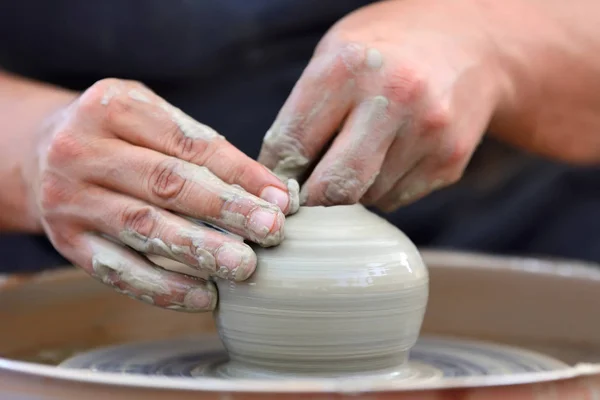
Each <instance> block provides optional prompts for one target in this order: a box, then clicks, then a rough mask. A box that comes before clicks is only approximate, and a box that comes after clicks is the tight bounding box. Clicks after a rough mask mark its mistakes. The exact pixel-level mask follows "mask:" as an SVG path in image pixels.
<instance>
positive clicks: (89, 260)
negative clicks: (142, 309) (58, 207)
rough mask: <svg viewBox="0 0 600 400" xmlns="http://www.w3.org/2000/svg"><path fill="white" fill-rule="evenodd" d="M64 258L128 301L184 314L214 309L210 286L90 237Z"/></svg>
mask: <svg viewBox="0 0 600 400" xmlns="http://www.w3.org/2000/svg"><path fill="white" fill-rule="evenodd" d="M63 255H64V256H65V257H66V258H68V259H69V260H71V261H72V262H73V263H75V264H77V265H78V266H80V267H82V268H83V269H84V270H85V271H86V272H87V273H88V274H90V275H91V276H92V277H94V278H95V279H97V280H99V281H101V282H103V283H104V284H106V285H108V286H110V287H112V288H114V289H116V290H117V291H119V292H120V293H123V294H125V295H127V296H129V297H132V298H134V299H137V300H141V301H143V302H146V303H149V304H153V305H155V306H158V307H162V308H167V309H171V310H178V311H185V312H204V311H212V310H214V309H215V306H216V303H217V290H216V288H215V286H214V284H213V283H211V282H207V281H205V280H202V279H197V278H192V277H190V276H187V275H183V274H179V273H175V272H171V271H167V270H164V269H162V268H160V267H158V266H157V265H155V264H153V263H151V262H150V261H149V260H148V259H146V258H145V257H143V256H141V255H139V254H137V253H135V251H133V250H130V249H127V248H125V247H123V246H120V245H118V244H116V243H114V242H112V241H110V240H107V239H105V238H102V237H100V236H97V235H95V234H91V233H82V234H80V235H79V236H77V237H76V238H75V240H74V241H73V243H72V245H71V246H68V247H66V248H64V250H63Z"/></svg>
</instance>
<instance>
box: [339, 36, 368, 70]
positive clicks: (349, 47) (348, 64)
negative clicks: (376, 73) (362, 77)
mask: <svg viewBox="0 0 600 400" xmlns="http://www.w3.org/2000/svg"><path fill="white" fill-rule="evenodd" d="M365 60H366V48H365V46H364V45H362V44H359V43H355V42H346V43H344V44H342V45H340V46H339V47H338V48H337V50H336V52H335V53H334V57H333V72H334V73H336V74H341V75H348V76H352V75H356V74H357V73H358V72H360V71H361V70H362V69H363V68H364V67H365Z"/></svg>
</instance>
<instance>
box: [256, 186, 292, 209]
mask: <svg viewBox="0 0 600 400" xmlns="http://www.w3.org/2000/svg"><path fill="white" fill-rule="evenodd" d="M260 197H261V198H262V199H263V200H266V201H268V202H269V203H271V204H275V205H276V206H277V207H279V209H280V210H281V211H283V212H286V211H287V207H288V204H289V203H290V196H289V195H288V194H287V193H286V192H285V191H283V190H281V189H279V188H276V187H275V186H267V187H266V188H264V189H263V190H262V192H260Z"/></svg>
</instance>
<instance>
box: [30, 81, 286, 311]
mask: <svg viewBox="0 0 600 400" xmlns="http://www.w3.org/2000/svg"><path fill="white" fill-rule="evenodd" d="M34 146H35V148H34V149H32V150H33V152H34V153H33V154H35V156H34V157H32V158H35V159H32V160H31V161H30V164H29V166H28V168H26V169H27V171H26V173H25V174H26V175H27V176H26V181H27V183H28V184H29V186H30V188H31V189H30V190H31V191H32V193H31V196H30V197H31V198H32V200H33V202H34V203H35V205H36V208H37V212H38V218H39V220H40V222H41V224H42V225H43V227H44V230H45V231H46V233H47V235H48V237H49V238H50V240H51V241H52V243H53V245H54V246H55V247H56V249H57V250H58V251H59V252H61V253H62V254H63V255H64V256H65V257H66V258H68V259H69V260H70V261H71V262H73V263H75V264H76V265H79V266H81V267H82V268H83V269H85V271H87V272H88V273H89V274H90V275H92V276H93V277H95V278H97V279H99V280H101V281H102V282H104V283H106V284H108V285H111V286H113V287H114V288H116V289H117V290H118V291H120V292H123V293H126V294H128V295H130V296H132V297H135V298H137V299H140V300H143V301H146V302H148V303H152V304H155V305H157V306H160V307H166V308H171V309H177V310H183V311H206V310H211V309H213V308H214V306H215V304H216V290H215V288H214V286H213V284H212V283H211V282H207V281H204V280H201V279H196V278H191V277H189V276H187V275H183V274H178V273H175V272H170V271H167V270H164V269H161V268H159V267H157V266H156V265H155V264H153V263H151V262H150V261H149V260H148V259H147V258H146V257H144V256H143V255H142V254H140V253H145V254H153V255H159V256H163V257H168V258H170V259H172V260H175V261H178V262H181V263H184V264H187V265H189V266H191V267H193V268H196V269H198V270H204V271H207V272H208V274H210V275H213V276H219V277H223V278H228V279H233V280H238V281H239V280H244V279H246V278H248V277H249V276H250V275H251V274H252V272H253V271H254V269H255V266H256V257H255V255H254V253H253V251H252V249H251V248H250V247H249V246H248V245H246V244H245V243H243V241H242V240H241V239H238V238H236V237H235V236H234V235H226V234H222V233H220V232H218V231H217V230H214V229H210V228H207V227H204V226H200V225H197V224H195V223H193V222H191V221H190V220H188V219H186V218H183V217H181V216H179V215H185V216H187V217H191V218H195V219H200V220H203V221H207V222H210V223H211V224H213V225H216V226H218V227H220V228H223V229H225V230H227V231H229V232H232V233H235V234H237V235H239V236H242V237H243V238H245V239H248V240H250V241H253V242H255V243H258V244H260V245H262V246H271V245H275V244H278V243H279V242H280V241H281V239H282V232H283V231H282V228H283V223H284V213H287V212H288V211H290V210H289V209H290V208H291V207H292V206H291V204H290V199H289V193H288V190H287V188H286V185H285V184H284V183H283V182H282V181H281V180H279V179H278V178H277V177H276V176H275V175H273V174H272V173H271V172H270V171H269V170H268V169H266V168H265V167H263V166H262V165H260V164H258V163H257V162H255V161H253V160H251V159H250V158H248V157H247V156H245V155H244V154H243V153H242V152H240V151H239V150H237V149H236V148H235V147H234V146H232V145H231V144H230V143H228V142H227V141H226V140H225V139H224V138H223V137H222V136H220V135H219V134H218V133H217V132H215V131H214V130H213V129H211V128H209V127H208V126H205V125H203V124H201V123H199V122H196V121H195V120H193V119H192V118H190V117H188V116H187V115H185V114H184V113H183V112H182V111H181V110H179V109H177V108H175V107H173V106H172V105H170V104H168V103H167V102H166V101H164V100H163V99H161V98H160V97H158V96H157V95H156V94H155V93H153V92H152V91H151V90H149V89H148V88H146V87H145V86H143V85H141V84H139V83H136V82H132V81H122V80H116V79H106V80H102V81H100V82H98V83H96V84H95V85H93V86H92V87H91V88H89V89H88V90H87V91H85V92H84V93H83V94H82V95H81V96H80V97H79V98H77V99H76V100H75V101H74V102H72V103H71V104H70V105H68V106H67V107H66V108H64V109H62V110H61V111H60V112H58V113H56V114H54V115H53V116H52V117H51V118H49V120H48V121H47V124H46V125H45V126H44V127H43V128H42V129H40V132H39V135H38V136H37V139H36V142H35V144H34ZM134 250H135V251H134Z"/></svg>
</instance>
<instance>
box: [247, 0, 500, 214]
mask: <svg viewBox="0 0 600 400" xmlns="http://www.w3.org/2000/svg"><path fill="white" fill-rule="evenodd" d="M475 3H478V2H464V1H461V2H442V1H428V0H415V1H412V0H395V1H386V2H381V3H377V4H375V5H372V6H369V7H366V8H363V9H361V10H358V11H357V12H355V13H353V14H350V15H349V16H347V17H346V18H344V19H342V20H341V21H340V22H338V23H337V24H336V25H335V26H334V27H333V28H332V29H331V30H330V31H329V32H328V33H327V35H326V36H325V37H324V38H323V39H322V41H321V42H320V44H319V46H318V47H317V49H316V51H315V54H314V56H313V58H312V60H311V62H310V63H309V65H308V67H307V68H306V70H305V71H304V73H303V75H302V77H301V78H300V80H299V81H298V83H297V84H296V86H295V88H294V89H293V91H292V93H291V95H290V97H289V98H288V100H287V102H286V103H285V105H284V107H283V108H282V110H281V111H280V113H279V115H278V116H277V118H276V120H275V122H274V124H273V126H272V127H271V129H270V130H269V132H268V133H267V135H266V136H265V139H264V143H263V148H262V151H261V154H260V158H259V161H260V162H262V163H263V164H265V165H266V166H267V167H269V168H272V169H273V170H274V171H275V172H276V173H278V174H280V175H282V176H289V177H296V178H298V177H300V176H302V175H303V174H306V173H307V172H309V168H312V167H314V170H312V173H311V174H310V175H309V176H306V177H307V178H308V179H307V181H306V183H305V184H304V187H303V189H302V198H303V201H304V202H305V203H306V204H308V205H318V204H322V205H334V204H349V203H355V202H358V201H361V202H363V203H366V204H374V205H376V206H378V207H380V208H382V209H384V210H391V209H394V208H397V207H398V206H400V205H402V204H405V203H409V202H412V201H414V200H416V199H418V198H420V197H422V196H424V195H425V194H427V193H428V192H430V191H433V190H435V189H439V188H441V187H443V186H446V185H448V184H450V183H453V182H455V181H456V180H458V179H459V178H460V176H461V175H462V172H463V169H464V168H465V166H466V164H467V162H468V161H469V159H470V156H471V154H472V153H473V151H474V149H475V148H476V146H477V144H478V142H479V141H480V139H481V137H482V135H483V133H484V131H485V130H486V127H487V125H488V123H489V120H490V118H491V116H492V115H493V113H494V110H495V109H496V107H497V105H498V103H499V99H500V92H501V90H502V84H503V76H502V74H501V73H500V71H499V70H498V68H497V67H496V65H497V56H496V54H495V43H494V42H493V41H492V40H491V39H490V36H489V35H488V34H487V32H486V21H485V19H484V18H483V17H482V11H481V8H482V7H480V6H477V7H475V6H473V5H472V4H475ZM330 143H331V146H330V147H329V148H328V149H327V151H326V152H324V150H325V149H326V148H327V146H328V145H329V144H330ZM306 177H305V178H306Z"/></svg>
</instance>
